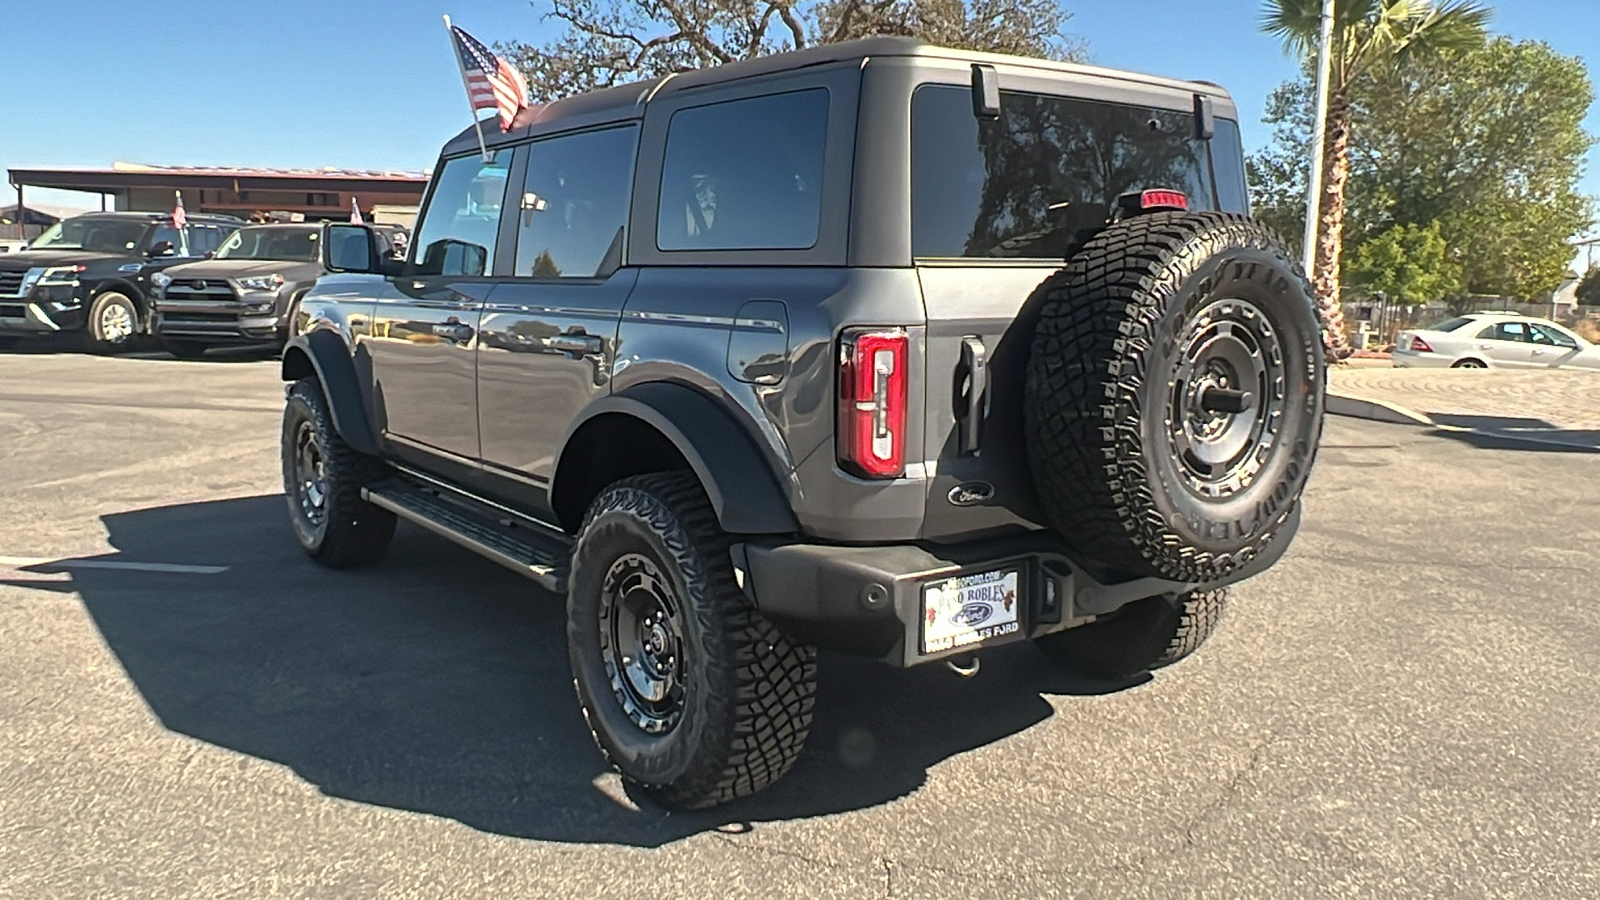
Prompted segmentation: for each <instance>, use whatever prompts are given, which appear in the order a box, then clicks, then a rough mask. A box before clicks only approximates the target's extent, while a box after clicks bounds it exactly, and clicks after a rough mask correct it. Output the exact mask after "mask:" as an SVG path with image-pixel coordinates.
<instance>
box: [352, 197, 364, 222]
mask: <svg viewBox="0 0 1600 900" xmlns="http://www.w3.org/2000/svg"><path fill="white" fill-rule="evenodd" d="M350 224H351V225H365V224H367V223H366V221H365V220H363V219H362V218H361V204H359V203H357V202H356V198H354V197H351V198H350Z"/></svg>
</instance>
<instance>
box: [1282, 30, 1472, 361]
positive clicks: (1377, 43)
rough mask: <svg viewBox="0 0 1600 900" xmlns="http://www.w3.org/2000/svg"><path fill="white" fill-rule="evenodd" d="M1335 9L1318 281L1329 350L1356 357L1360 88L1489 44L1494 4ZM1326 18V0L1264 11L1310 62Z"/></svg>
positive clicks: (1288, 46)
mask: <svg viewBox="0 0 1600 900" xmlns="http://www.w3.org/2000/svg"><path fill="white" fill-rule="evenodd" d="M1333 15H1334V27H1333V48H1332V53H1331V54H1330V56H1331V58H1332V61H1333V65H1332V73H1331V76H1330V80H1329V93H1328V115H1327V121H1326V126H1327V137H1326V140H1325V142H1324V154H1325V158H1324V161H1323V171H1322V197H1321V200H1320V203H1319V211H1318V219H1319V225H1318V238H1317V255H1316V272H1315V274H1314V282H1313V283H1314V286H1315V288H1316V293H1317V301H1318V304H1319V305H1320V307H1321V311H1322V318H1323V325H1324V326H1325V327H1324V328H1323V333H1324V334H1325V335H1326V336H1327V340H1328V343H1329V348H1328V349H1329V350H1330V351H1331V352H1332V354H1333V355H1334V356H1336V357H1340V358H1342V357H1344V356H1348V355H1349V345H1348V343H1347V342H1346V340H1345V336H1344V313H1343V311H1342V310H1341V309H1340V307H1339V262H1340V255H1341V252H1342V250H1343V238H1344V216H1345V190H1346V187H1347V184H1348V181H1349V176H1350V145H1351V127H1352V124H1353V119H1354V103H1355V96H1354V90H1355V87H1356V85H1357V84H1358V83H1359V82H1360V81H1361V79H1363V78H1364V77H1366V76H1368V75H1371V74H1373V73H1376V72H1383V71H1387V70H1392V69H1395V68H1397V67H1400V66H1404V65H1405V64H1407V63H1410V62H1413V61H1415V60H1419V59H1426V58H1428V57H1430V56H1436V55H1437V54H1438V53H1440V52H1441V51H1445V50H1451V49H1459V48H1466V47H1471V46H1474V45H1477V44H1479V43H1481V42H1482V40H1483V33H1484V32H1483V28H1484V25H1485V24H1487V23H1488V21H1489V10H1488V9H1487V8H1486V7H1484V6H1482V5H1480V4H1479V3H1477V2H1475V0H1337V2H1336V4H1335V5H1334V14H1333ZM1321 23H1322V2H1321V0H1267V2H1266V6H1265V8H1264V10H1263V12H1262V16H1261V28H1262V30H1263V31H1267V32H1269V33H1272V34H1276V35H1278V36H1280V37H1282V38H1283V41H1284V47H1285V50H1286V51H1287V52H1289V53H1290V54H1292V55H1294V56H1295V57H1297V58H1299V59H1301V60H1306V61H1309V60H1310V59H1312V58H1314V57H1315V56H1316V51H1317V45H1318V43H1319V40H1320V37H1321Z"/></svg>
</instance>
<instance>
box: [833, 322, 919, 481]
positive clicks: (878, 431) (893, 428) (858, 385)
mask: <svg viewBox="0 0 1600 900" xmlns="http://www.w3.org/2000/svg"><path fill="white" fill-rule="evenodd" d="M909 350H910V339H909V338H907V337H906V333H905V332H904V331H898V330H895V331H868V330H857V331H847V332H845V334H844V336H843V337H842V338H841V339H840V342H839V434H838V445H839V454H838V455H839V463H840V465H842V466H844V467H845V468H847V469H850V470H852V471H854V472H856V473H857V474H860V475H865V476H866V477H868V478H898V477H899V476H901V475H903V474H905V471H906V364H907V356H908V353H909Z"/></svg>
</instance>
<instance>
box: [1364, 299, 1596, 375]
mask: <svg viewBox="0 0 1600 900" xmlns="http://www.w3.org/2000/svg"><path fill="white" fill-rule="evenodd" d="M1394 364H1395V365H1396V366H1402V367H1409V366H1435V367H1439V368H1446V367H1448V368H1453V369H1488V368H1495V369H1550V368H1556V367H1558V366H1571V367H1575V368H1582V369H1600V347H1597V346H1595V345H1594V344H1591V343H1589V342H1588V341H1586V340H1584V339H1583V338H1581V337H1578V336H1577V335H1575V334H1573V333H1572V332H1571V331H1568V330H1567V329H1566V328H1563V327H1562V326H1560V325H1557V324H1556V323H1554V322H1552V321H1550V320H1549V319H1535V318H1532V317H1531V316H1521V315H1517V314H1516V313H1473V314H1471V315H1465V316H1457V317H1456V318H1454V319H1446V320H1445V321H1443V322H1440V323H1439V324H1437V325H1434V326H1431V327H1429V328H1419V329H1415V330H1412V331H1402V332H1400V334H1399V335H1397V336H1396V337H1395V342H1394Z"/></svg>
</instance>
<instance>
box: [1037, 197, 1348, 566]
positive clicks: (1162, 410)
mask: <svg viewBox="0 0 1600 900" xmlns="http://www.w3.org/2000/svg"><path fill="white" fill-rule="evenodd" d="M1042 292H1043V295H1044V302H1043V305H1042V307H1041V309H1040V316H1039V324H1038V326H1037V328H1036V329H1035V332H1034V338H1033V347H1032V352H1031V355H1030V357H1029V360H1028V370H1027V382H1026V385H1025V390H1024V400H1023V418H1024V424H1025V428H1026V435H1027V446H1028V453H1029V460H1030V462H1031V463H1032V469H1033V476H1034V483H1035V485H1036V486H1037V489H1038V491H1039V496H1040V500H1041V501H1042V503H1043V505H1044V508H1045V510H1046V512H1047V514H1048V516H1049V519H1050V522H1051V524H1052V525H1054V526H1055V528H1056V530H1057V531H1058V532H1060V533H1061V535H1062V536H1063V537H1064V538H1065V539H1066V541H1067V544H1068V546H1069V547H1071V548H1072V549H1073V551H1074V553H1075V554H1077V555H1078V557H1079V558H1080V560H1081V561H1082V562H1084V563H1085V564H1092V565H1096V566H1100V567H1103V568H1106V569H1111V570H1115V571H1119V572H1123V573H1127V574H1130V575H1133V576H1156V577H1161V578H1168V579H1172V580H1177V581H1184V582H1190V583H1203V582H1207V581H1213V580H1216V579H1218V578H1221V577H1223V576H1226V575H1228V574H1229V573H1231V572H1233V571H1234V570H1235V569H1237V568H1238V567H1239V566H1240V565H1242V564H1244V563H1246V562H1248V561H1250V560H1251V559H1253V558H1255V556H1257V555H1258V554H1260V553H1261V552H1263V551H1264V550H1265V549H1266V547H1267V545H1268V544H1270V543H1271V542H1272V541H1273V540H1274V539H1276V538H1277V536H1278V533H1279V530H1280V528H1281V527H1282V526H1283V524H1284V523H1285V522H1286V521H1287V520H1288V518H1289V516H1290V514H1291V513H1292V511H1293V509H1294V506H1295V503H1296V502H1297V501H1298V499H1299V497H1300V494H1301V492H1302V491H1303V490H1304V488H1305V484H1306V480H1307V478H1308V477H1309V476H1310V473H1311V463H1312V460H1313V458H1314V456H1315V454H1316V448H1317V442H1318V440H1319V438H1320V435H1321V432H1322V411H1323V388H1324V382H1325V379H1326V371H1325V366H1324V362H1323V355H1322V339H1321V334H1320V326H1319V323H1318V320H1317V315H1316V311H1315V304H1314V303H1313V302H1312V300H1311V287H1310V285H1309V284H1308V283H1307V282H1306V280H1305V277H1304V275H1303V274H1302V273H1301V271H1300V268H1299V266H1298V265H1297V264H1295V262H1294V261H1293V260H1292V259H1291V258H1290V255H1289V253H1288V251H1287V250H1286V249H1285V248H1284V246H1283V244H1282V243H1281V242H1280V241H1279V240H1278V239H1277V238H1276V237H1275V236H1274V235H1273V234H1272V233H1271V232H1270V231H1268V230H1267V229H1266V228H1265V227H1264V226H1262V225H1260V224H1259V223H1257V222H1254V221H1252V220H1250V219H1247V218H1245V217H1243V216H1237V215H1231V214H1227V213H1157V214H1153V215H1147V216H1140V217H1137V218H1134V219H1129V220H1127V221H1124V222H1121V223H1118V224H1116V225H1113V226H1111V227H1110V228H1108V229H1106V230H1105V231H1103V232H1101V233H1100V234H1099V235H1098V236H1096V237H1095V238H1094V239H1093V240H1091V241H1090V242H1089V243H1088V244H1087V245H1086V246H1085V247H1084V248H1083V250H1082V251H1081V252H1080V253H1078V254H1077V255H1075V256H1074V257H1073V258H1072V259H1071V260H1070V261H1069V263H1068V264H1067V267H1066V268H1065V269H1063V270H1062V271H1061V272H1060V273H1059V274H1057V275H1056V276H1054V277H1053V278H1052V279H1051V281H1049V282H1047V283H1046V285H1045V286H1044V287H1043V288H1042Z"/></svg>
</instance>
